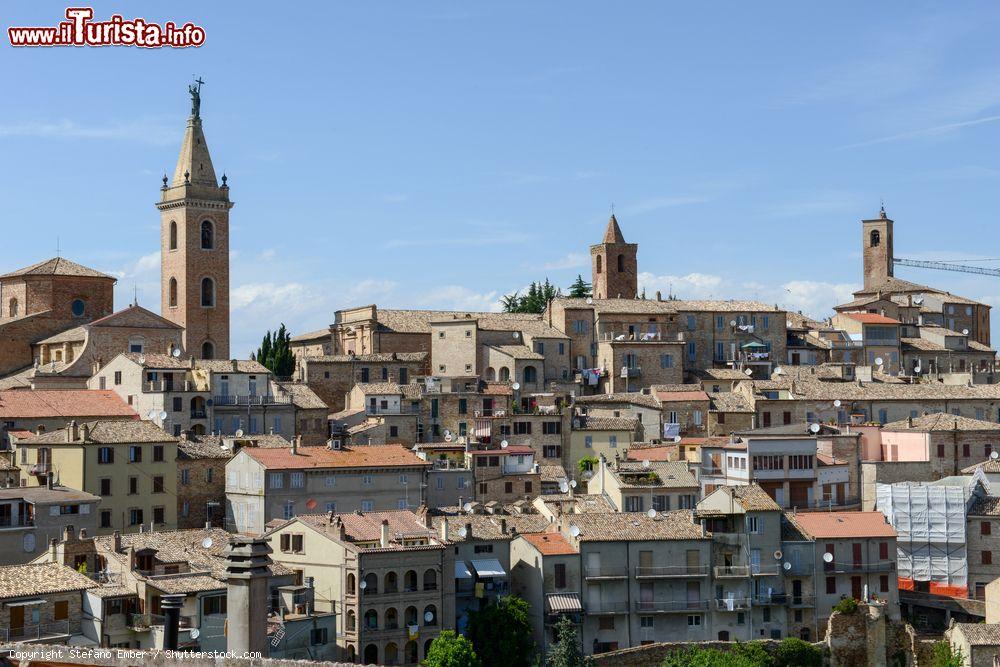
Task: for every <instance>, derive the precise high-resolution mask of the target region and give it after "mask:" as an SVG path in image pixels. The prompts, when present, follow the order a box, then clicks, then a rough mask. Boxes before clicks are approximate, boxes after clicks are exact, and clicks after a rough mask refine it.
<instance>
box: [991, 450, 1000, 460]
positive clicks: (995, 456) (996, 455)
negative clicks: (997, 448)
mask: <svg viewBox="0 0 1000 667" xmlns="http://www.w3.org/2000/svg"><path fill="white" fill-rule="evenodd" d="M990 458H991V459H993V460H994V461H996V460H997V459H1000V452H990Z"/></svg>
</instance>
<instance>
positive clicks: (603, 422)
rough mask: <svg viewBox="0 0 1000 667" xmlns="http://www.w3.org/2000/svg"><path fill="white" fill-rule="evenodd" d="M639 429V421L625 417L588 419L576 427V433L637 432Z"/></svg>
mask: <svg viewBox="0 0 1000 667" xmlns="http://www.w3.org/2000/svg"><path fill="white" fill-rule="evenodd" d="M637 428H639V420H638V419H626V418H624V417H587V418H586V419H584V420H582V423H581V424H580V425H579V426H577V427H575V428H574V429H573V430H574V431H635V430H636V429H637Z"/></svg>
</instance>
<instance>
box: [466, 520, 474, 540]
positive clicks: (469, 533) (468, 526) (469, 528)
mask: <svg viewBox="0 0 1000 667" xmlns="http://www.w3.org/2000/svg"><path fill="white" fill-rule="evenodd" d="M465 539H467V540H471V539H472V524H471V523H467V524H465Z"/></svg>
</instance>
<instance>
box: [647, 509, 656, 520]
mask: <svg viewBox="0 0 1000 667" xmlns="http://www.w3.org/2000/svg"><path fill="white" fill-rule="evenodd" d="M646 516H648V517H649V518H650V519H655V518H656V510H654V509H653V508H652V507H650V508H649V510H648V511H647V512H646Z"/></svg>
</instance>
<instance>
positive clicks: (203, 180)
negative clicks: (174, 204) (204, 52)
mask: <svg viewBox="0 0 1000 667" xmlns="http://www.w3.org/2000/svg"><path fill="white" fill-rule="evenodd" d="M202 83H204V82H203V81H202V80H201V79H198V80H196V81H195V85H192V86H188V92H189V93H190V94H191V115H190V116H188V122H187V128H186V129H185V130H184V140H183V141H182V142H181V154H180V157H178V158H177V168H176V169H174V179H173V181H171V183H170V184H171V185H172V186H173V187H177V186H180V185H188V184H195V185H207V186H211V187H216V188H217V187H219V182H218V181H217V180H216V178H215V167H213V166H212V156H211V155H210V154H209V152H208V144H207V143H206V142H205V133H204V132H203V131H202V129H201V84H202Z"/></svg>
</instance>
